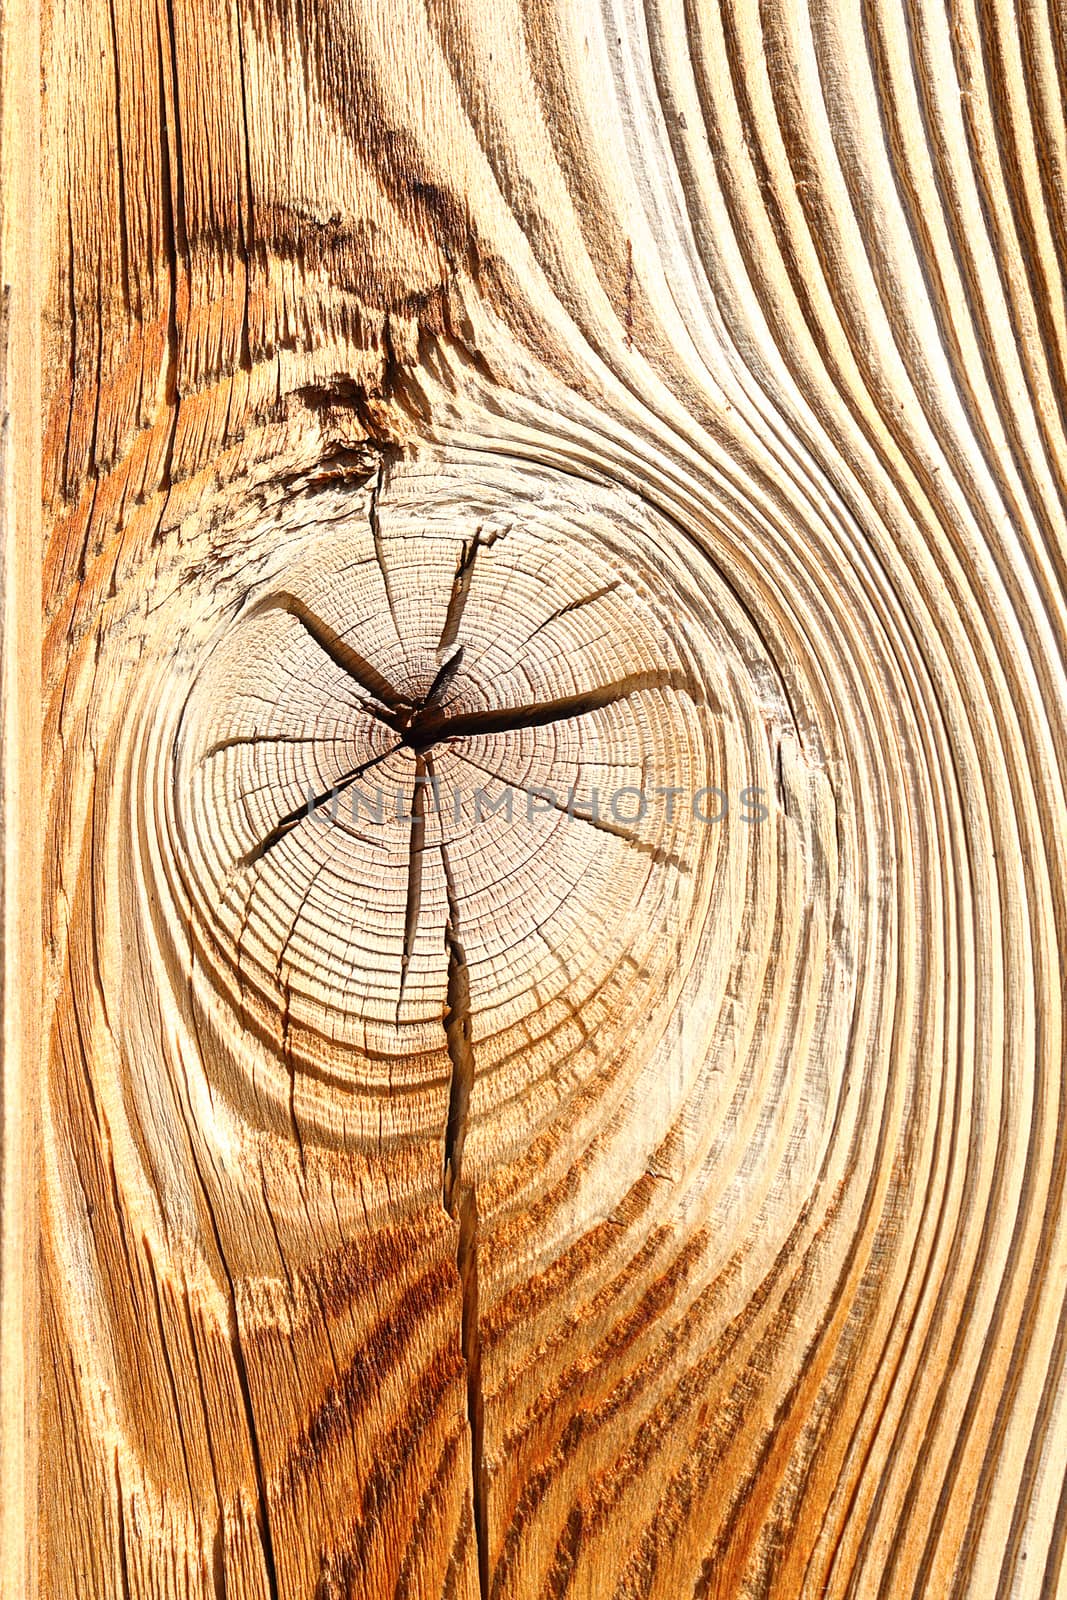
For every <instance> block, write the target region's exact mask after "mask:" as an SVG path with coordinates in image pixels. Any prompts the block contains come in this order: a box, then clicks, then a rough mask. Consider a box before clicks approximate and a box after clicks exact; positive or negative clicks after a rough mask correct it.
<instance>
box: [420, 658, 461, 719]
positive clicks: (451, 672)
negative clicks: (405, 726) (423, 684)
mask: <svg viewBox="0 0 1067 1600" xmlns="http://www.w3.org/2000/svg"><path fill="white" fill-rule="evenodd" d="M462 664H463V646H462V645H460V646H459V648H458V649H456V650H453V652H452V654H451V655H450V656H449V657H448V658H447V660H445V661H442V663H441V665H440V666H439V667H438V669H437V676H436V677H435V678H434V680H433V682H432V683H431V685H430V688H429V691H428V693H427V695H426V698H425V700H424V701H423V705H424V706H432V705H436V704H438V703H439V702H440V699H441V696H442V695H443V694H444V692H445V690H446V689H447V688H448V686H449V684H450V683H451V682H452V679H453V678H454V677H455V676H456V673H457V672H458V671H459V669H460V667H461V666H462Z"/></svg>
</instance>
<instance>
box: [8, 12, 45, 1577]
mask: <svg viewBox="0 0 1067 1600" xmlns="http://www.w3.org/2000/svg"><path fill="white" fill-rule="evenodd" d="M39 29H40V18H39V14H38V8H37V5H36V4H34V3H25V4H23V3H21V0H20V3H16V4H11V3H7V0H5V3H3V4H0V1439H2V1441H3V1449H2V1452H0V1596H2V1597H3V1600H25V1597H27V1596H29V1595H31V1594H33V1592H34V1590H35V1587H36V1578H37V1574H36V1556H37V1540H36V1537H35V1528H36V1522H37V1504H36V1499H37V1497H36V1447H37V1418H38V1405H37V1394H38V1368H37V1351H38V1343H39V1330H38V1318H37V1310H38V1306H37V1299H38V1293H37V1291H38V1266H37V1241H38V1238H39V1234H40V1214H39V1207H38V1200H39V1194H38V1182H37V1173H38V1146H39V1140H40V1118H39V1115H38V1111H39V1100H40V1089H41V1027H40V1023H41V1017H40V993H41V893H40V885H41V549H42V543H43V537H42V519H41V495H40V483H41V348H40V336H39V330H40V323H41V314H42V303H43V302H42V297H43V290H44V285H43V283H42V272H41V246H40V229H39V201H40V197H39V172H40V155H41V115H40V85H39V61H40V34H39Z"/></svg>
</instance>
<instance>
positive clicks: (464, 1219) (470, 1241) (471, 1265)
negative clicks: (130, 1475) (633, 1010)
mask: <svg viewBox="0 0 1067 1600" xmlns="http://www.w3.org/2000/svg"><path fill="white" fill-rule="evenodd" d="M427 767H428V770H429V774H430V779H431V782H433V783H436V774H435V773H434V770H433V762H432V759H431V758H430V757H427ZM440 850H441V866H442V868H443V871H444V877H445V896H446V900H447V904H448V916H447V918H446V919H445V949H446V950H447V952H448V986H447V990H446V1000H445V1012H444V1025H445V1041H446V1045H447V1049H448V1058H449V1061H450V1062H451V1066H452V1077H451V1082H450V1084H449V1095H448V1120H447V1122H446V1124H445V1150H444V1174H443V1183H442V1204H443V1206H444V1209H445V1212H446V1213H447V1215H448V1216H450V1217H451V1218H452V1220H453V1222H455V1223H456V1225H457V1228H458V1230H459V1231H458V1235H457V1240H456V1270H457V1272H458V1274H459V1282H460V1295H461V1307H462V1311H461V1321H460V1348H461V1350H462V1353H463V1361H464V1364H465V1366H466V1369H467V1423H468V1426H469V1428H470V1436H471V1504H472V1507H473V1513H474V1537H475V1543H476V1544H477V1547H478V1582H479V1590H480V1593H481V1595H482V1600H488V1595H489V1588H490V1567H489V1517H488V1484H487V1481H486V1473H485V1406H484V1401H483V1396H482V1344H481V1325H480V1318H479V1303H478V1198H477V1192H476V1190H475V1186H474V1184H473V1183H468V1182H466V1181H465V1179H464V1174H463V1151H464V1146H465V1144H466V1138H467V1125H468V1120H469V1114H470V1101H471V1093H472V1090H473V1087H474V1077H475V1062H474V1041H473V1033H472V1025H471V993H470V968H469V967H468V965H467V955H466V951H465V950H464V948H463V941H462V938H461V935H460V919H459V896H458V895H457V893H456V883H455V879H454V877H453V875H452V865H451V862H450V861H449V858H448V847H447V845H446V844H445V841H444V839H443V838H442V839H441V840H440Z"/></svg>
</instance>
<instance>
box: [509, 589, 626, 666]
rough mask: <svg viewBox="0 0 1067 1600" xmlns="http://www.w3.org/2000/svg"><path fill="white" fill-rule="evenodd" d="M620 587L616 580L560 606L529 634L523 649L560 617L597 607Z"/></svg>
mask: <svg viewBox="0 0 1067 1600" xmlns="http://www.w3.org/2000/svg"><path fill="white" fill-rule="evenodd" d="M618 587H619V579H618V578H615V579H613V581H612V582H611V583H605V584H604V585H603V586H602V587H601V588H599V589H594V590H593V593H592V594H586V595H583V596H582V597H581V599H580V600H571V601H570V602H569V603H568V604H567V605H565V606H560V608H559V610H558V611H553V613H552V615H551V616H550V617H546V618H545V620H544V622H539V623H538V624H537V627H536V628H535V629H534V631H533V633H531V634H529V635H528V636H527V638H526V640H525V641H524V644H523V649H525V648H526V645H528V644H532V642H533V641H534V639H536V638H537V635H538V634H539V633H540V632H541V631H542V629H544V628H549V627H551V625H552V624H553V622H558V621H559V619H560V617H566V616H569V615H570V613H571V612H572V611H581V610H583V609H584V608H585V607H586V606H592V605H595V604H596V602H597V601H598V600H603V598H604V596H605V595H606V594H614V592H615V590H616V589H617V588H618Z"/></svg>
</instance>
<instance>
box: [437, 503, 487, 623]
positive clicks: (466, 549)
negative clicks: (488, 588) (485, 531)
mask: <svg viewBox="0 0 1067 1600" xmlns="http://www.w3.org/2000/svg"><path fill="white" fill-rule="evenodd" d="M481 533H482V530H481V528H479V529H478V530H477V531H476V532H475V535H474V537H473V539H472V540H471V542H470V544H469V545H468V543H467V541H466V539H464V541H463V548H462V550H461V551H460V556H459V561H458V562H457V564H456V575H455V577H454V578H453V579H452V593H451V594H450V595H449V597H448V610H447V611H446V612H445V620H444V624H443V626H442V628H441V638H440V640H439V642H438V645H437V649H438V651H439V652H440V651H443V650H451V648H452V646H453V645H454V644H455V642H456V639H457V638H458V636H459V630H460V624H461V623H462V621H463V613H464V611H465V610H466V609H467V596H468V595H469V594H470V592H471V581H472V579H473V577H474V562H475V558H476V556H477V554H478V550H479V548H480V540H481Z"/></svg>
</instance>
